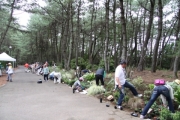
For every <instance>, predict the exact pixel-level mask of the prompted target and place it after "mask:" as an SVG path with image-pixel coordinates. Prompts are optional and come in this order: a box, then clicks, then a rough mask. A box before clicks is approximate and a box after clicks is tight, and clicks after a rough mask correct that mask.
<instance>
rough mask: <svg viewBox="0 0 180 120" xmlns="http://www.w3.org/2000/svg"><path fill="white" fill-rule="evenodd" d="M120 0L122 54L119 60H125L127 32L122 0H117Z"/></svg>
mask: <svg viewBox="0 0 180 120" xmlns="http://www.w3.org/2000/svg"><path fill="white" fill-rule="evenodd" d="M119 2H120V10H121V24H122V37H123V46H122V47H123V49H122V55H121V60H126V57H127V34H126V20H125V17H124V14H125V13H124V5H123V0H119Z"/></svg>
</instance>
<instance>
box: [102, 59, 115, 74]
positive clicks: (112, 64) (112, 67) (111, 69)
mask: <svg viewBox="0 0 180 120" xmlns="http://www.w3.org/2000/svg"><path fill="white" fill-rule="evenodd" d="M104 66H105V63H104V60H101V61H100V63H99V67H101V68H103V67H104ZM109 68H110V69H109V70H110V71H113V72H114V70H115V67H114V60H113V58H110V63H109Z"/></svg>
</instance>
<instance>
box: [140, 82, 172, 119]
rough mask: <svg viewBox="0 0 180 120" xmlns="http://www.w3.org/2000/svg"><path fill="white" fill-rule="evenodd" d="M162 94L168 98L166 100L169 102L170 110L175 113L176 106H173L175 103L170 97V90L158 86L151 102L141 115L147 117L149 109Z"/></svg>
mask: <svg viewBox="0 0 180 120" xmlns="http://www.w3.org/2000/svg"><path fill="white" fill-rule="evenodd" d="M161 94H162V95H164V96H165V97H166V100H167V101H168V106H169V110H170V111H171V112H173V113H174V106H173V103H172V100H171V97H170V93H169V89H168V88H167V87H165V86H163V85H161V86H156V87H155V88H154V90H153V93H152V95H151V99H150V100H149V102H148V103H147V104H146V106H145V107H144V109H143V111H142V113H141V115H146V114H147V112H148V110H149V108H150V107H151V106H152V104H153V103H154V102H155V100H156V99H157V98H158V96H160V95H161Z"/></svg>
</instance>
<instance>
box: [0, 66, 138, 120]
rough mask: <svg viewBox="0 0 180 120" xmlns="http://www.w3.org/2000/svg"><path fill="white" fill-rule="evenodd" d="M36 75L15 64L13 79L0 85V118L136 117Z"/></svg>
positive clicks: (72, 119) (99, 119) (113, 119)
mask: <svg viewBox="0 0 180 120" xmlns="http://www.w3.org/2000/svg"><path fill="white" fill-rule="evenodd" d="M40 78H42V76H37V75H35V74H32V73H25V72H24V69H23V67H22V66H19V69H17V70H16V71H15V74H14V75H13V82H8V83H7V84H6V85H5V86H3V87H0V120H139V118H136V117H132V116H130V113H129V112H125V111H120V110H115V109H114V108H113V106H112V105H110V107H106V103H105V102H103V103H100V102H99V100H98V99H97V98H95V97H91V96H88V95H82V94H78V93H75V94H73V93H72V89H71V88H69V87H68V86H67V85H65V84H54V83H53V81H48V82H44V81H43V83H42V84H37V80H39V79H40Z"/></svg>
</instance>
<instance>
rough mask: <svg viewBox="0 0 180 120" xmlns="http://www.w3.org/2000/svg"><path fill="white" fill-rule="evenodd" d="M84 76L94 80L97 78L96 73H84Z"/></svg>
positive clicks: (88, 79)
mask: <svg viewBox="0 0 180 120" xmlns="http://www.w3.org/2000/svg"><path fill="white" fill-rule="evenodd" d="M83 78H84V79H85V80H87V81H93V80H95V75H94V73H86V74H85V75H83Z"/></svg>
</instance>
